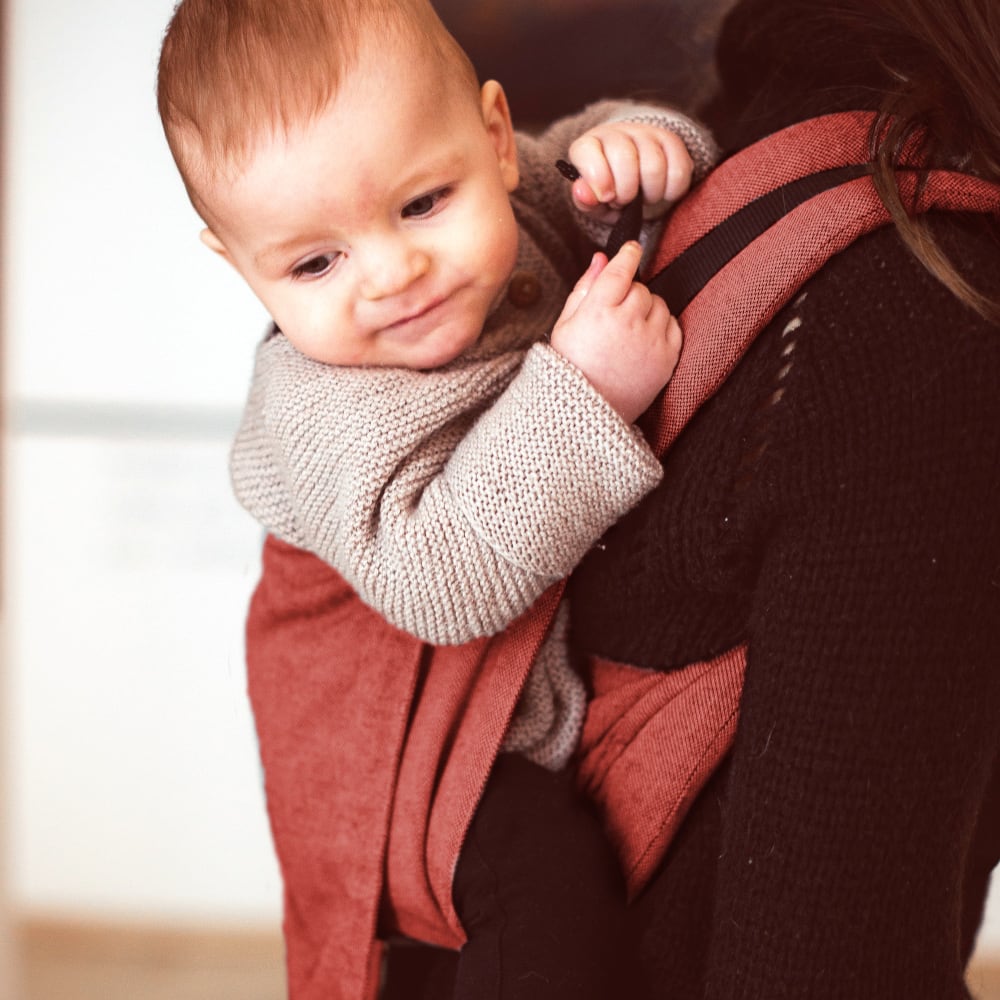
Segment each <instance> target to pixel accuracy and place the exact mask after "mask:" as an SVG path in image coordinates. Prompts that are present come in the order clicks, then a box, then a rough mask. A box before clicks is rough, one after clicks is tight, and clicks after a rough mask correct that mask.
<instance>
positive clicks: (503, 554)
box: [230, 103, 714, 767]
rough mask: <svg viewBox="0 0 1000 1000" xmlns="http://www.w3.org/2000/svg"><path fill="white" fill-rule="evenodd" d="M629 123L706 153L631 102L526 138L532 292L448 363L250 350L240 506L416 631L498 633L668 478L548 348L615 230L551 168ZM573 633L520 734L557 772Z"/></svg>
mask: <svg viewBox="0 0 1000 1000" xmlns="http://www.w3.org/2000/svg"><path fill="white" fill-rule="evenodd" d="M632 117H634V118H637V119H639V120H642V121H646V122H650V123H657V124H660V125H662V126H663V127H671V128H674V129H676V130H677V131H678V132H679V133H680V134H681V135H682V137H683V138H684V139H685V141H689V142H690V143H691V146H692V149H691V152H692V156H693V158H694V159H695V161H696V163H697V165H698V166H697V170H698V172H699V173H702V172H704V170H705V169H707V167H708V166H709V164H710V162H711V160H710V157H711V156H712V155H713V153H714V147H713V146H712V143H711V139H710V138H709V137H708V136H707V135H706V134H705V133H704V132H703V130H701V129H700V128H698V127H697V126H695V125H694V124H693V123H692V122H690V121H689V120H688V119H686V118H684V117H683V116H681V115H677V114H674V113H667V112H659V111H658V110H656V109H650V108H641V107H640V106H631V105H625V104H612V103H608V104H601V105H596V106H594V107H592V108H590V109H588V110H587V111H586V112H584V113H583V114H582V115H580V116H577V117H574V118H572V119H567V120H565V121H562V122H559V123H557V124H556V125H555V126H553V128H551V129H550V130H548V131H547V132H546V133H545V134H543V135H542V136H541V137H539V138H537V139H535V138H530V137H527V136H520V137H519V140H518V153H519V162H520V167H521V173H522V182H521V185H520V187H519V189H518V191H517V192H516V193H515V195H514V206H515V211H516V215H517V218H518V221H519V224H520V230H521V238H520V241H519V253H518V262H517V266H516V268H515V272H514V277H513V279H512V283H513V282H515V281H518V280H522V281H523V280H524V278H525V276H530V279H531V280H533V281H534V282H535V283H536V287H537V288H538V289H539V293H540V294H539V295H538V296H537V297H536V298H535V300H534V301H528V302H525V301H523V300H519V299H518V297H517V296H516V295H511V296H508V298H507V299H506V300H504V301H503V302H502V304H501V305H500V306H498V307H497V309H496V310H495V311H494V312H493V313H492V314H491V316H490V317H489V319H488V321H487V324H486V327H485V329H484V331H483V335H482V336H481V338H480V340H479V341H478V342H477V343H476V344H475V345H474V346H473V348H471V349H470V350H469V351H467V352H466V353H465V354H464V355H463V356H462V357H460V358H458V359H456V360H455V361H454V362H452V363H450V364H449V365H447V366H445V367H443V368H440V369H436V370H433V371H412V370H408V369H398V368H365V369H361V368H343V367H333V366H329V365H323V364H320V363H318V362H315V361H312V360H310V359H308V358H306V357H304V356H303V355H301V354H299V353H298V352H297V351H296V350H295V349H294V348H293V347H292V346H291V344H290V343H289V342H288V341H287V340H286V339H285V338H284V336H283V335H281V334H280V333H277V332H274V333H272V334H271V335H270V336H269V337H268V338H267V339H265V341H264V342H263V343H262V344H261V345H260V347H259V348H258V352H257V362H256V367H255V371H254V376H253V382H252V385H251V389H250V395H249V399H248V402H247V406H246V409H245V412H244V416H243V421H242V424H241V427H240V429H239V432H238V434H237V437H236V440H235V442H234V445H233V449H232V455H231V466H230V467H231V475H232V481H233V487H234V490H235V492H236V495H237V497H238V499H239V500H240V502H241V503H242V504H243V506H244V507H246V509H247V510H248V511H249V512H250V513H251V514H252V515H253V516H254V517H255V518H257V520H259V521H260V522H261V524H262V525H263V526H264V527H265V528H266V529H267V530H268V531H269V532H270V533H272V534H274V535H275V536H277V537H278V538H280V539H282V540H284V541H286V542H289V543H290V544H292V545H295V546H297V547H299V548H303V549H306V550H308V551H311V552H314V553H316V554H317V555H319V556H320V557H321V558H322V559H323V560H325V561H326V562H327V563H329V564H330V565H331V566H333V567H334V568H335V569H337V570H338V571H339V572H340V573H341V574H342V575H343V576H344V577H345V579H347V580H348V582H349V583H350V584H351V585H352V586H353V587H354V588H355V589H356V590H357V592H358V594H359V595H360V597H361V598H362V599H363V600H364V601H365V602H366V603H368V604H370V605H371V606H372V607H374V608H375V609H376V610H378V611H379V612H380V613H381V614H382V615H383V616H384V617H385V618H386V619H387V620H388V621H389V622H391V623H392V624H394V625H396V626H397V627H399V628H402V629H404V630H406V631H409V632H411V633H412V634H414V635H416V636H417V637H419V638H421V639H424V640H425V641H428V642H432V643H435V644H459V643H463V642H466V641H469V640H471V639H474V638H477V637H480V636H486V635H492V634H495V633H497V632H499V631H501V630H502V629H503V628H504V627H505V626H507V625H508V624H509V623H510V622H511V621H513V620H514V619H515V618H516V617H517V616H518V615H520V614H521V613H522V612H523V611H525V610H526V609H527V608H528V607H530V606H531V605H532V604H533V603H534V601H535V600H536V599H537V598H538V596H539V595H540V594H541V593H542V592H543V591H544V590H545V589H546V588H548V587H549V586H550V585H551V584H552V583H554V582H555V581H557V580H559V579H562V578H563V577H565V576H566V575H568V573H569V572H570V571H571V570H572V568H573V567H574V566H575V565H576V564H577V563H578V562H579V560H580V558H581V557H582V556H583V555H584V553H585V552H586V551H587V549H588V548H589V547H590V546H591V545H592V544H593V542H594V541H595V540H596V539H597V538H599V537H600V536H601V535H602V534H603V533H604V531H605V530H606V529H607V528H608V527H609V526H610V525H611V524H613V523H614V522H615V521H616V520H617V519H618V518H619V517H621V515H622V514H624V513H625V512H626V511H627V510H629V509H630V508H631V507H633V506H634V505H635V503H636V502H637V501H638V500H639V499H640V498H641V497H642V496H643V495H645V494H646V493H647V492H648V491H649V490H650V489H651V488H652V487H653V486H654V485H655V484H656V482H658V481H659V478H660V474H661V473H660V467H659V464H658V462H657V461H656V459H655V458H654V456H653V455H652V453H651V451H650V450H649V447H648V445H647V444H646V442H645V440H644V439H643V437H642V435H641V433H640V432H639V431H638V430H637V429H635V428H634V427H631V426H629V425H626V424H625V423H624V422H623V421H622V420H621V419H620V417H618V415H617V414H616V413H615V412H614V410H613V409H612V408H611V407H610V406H609V405H608V403H607V402H606V401H605V400H604V398H603V397H602V396H601V395H600V394H599V393H597V392H596V390H595V389H594V388H593V387H592V386H591V384H590V383H589V381H588V380H587V379H586V378H585V377H584V376H583V374H582V373H581V372H580V371H579V370H577V369H576V368H575V367H574V366H573V365H572V364H570V363H569V362H567V361H566V360H565V359H563V358H562V357H561V356H560V355H559V354H557V353H556V352H555V351H553V350H552V349H551V348H550V347H548V346H547V345H546V344H545V343H539V341H543V340H544V339H545V338H547V337H548V334H549V333H550V332H551V329H552V326H553V325H554V323H555V320H556V319H557V318H558V315H559V313H560V312H561V310H562V306H563V303H564V301H565V299H566V296H567V295H568V294H569V290H570V288H571V287H572V283H573V282H574V281H575V280H576V278H577V277H578V275H579V272H580V271H581V270H582V262H581V253H582V247H583V246H584V245H585V244H586V239H587V238H588V237H589V238H594V239H597V240H600V239H601V238H602V237H603V236H605V235H606V232H607V229H606V227H604V228H600V227H597V228H595V226H594V224H593V223H592V222H591V221H590V220H589V219H587V217H586V216H583V215H581V214H579V213H577V212H575V210H574V209H573V208H572V204H571V200H570V196H569V185H567V184H566V183H565V181H564V180H563V179H562V178H561V177H560V175H559V174H558V173H557V171H556V170H555V169H554V168H553V164H554V161H555V160H556V159H557V158H558V157H560V156H563V155H565V151H566V148H567V146H568V145H569V143H570V142H571V141H572V139H573V138H575V137H576V136H577V135H579V134H581V133H582V132H584V131H586V130H587V129H588V128H590V127H592V126H593V125H595V124H597V123H599V122H601V121H606V120H609V119H617V120H623V119H626V118H632ZM650 231H652V230H650ZM647 236H648V234H647ZM532 344H534V345H535V346H533V347H532V346H531V345H532ZM529 348H530V349H529ZM563 633H564V630H560V629H556V630H554V632H553V633H552V635H551V636H550V638H549V639H548V640H547V646H546V651H545V653H544V656H543V657H542V662H540V664H539V666H538V668H537V670H536V673H537V676H533V677H532V678H531V680H530V681H529V683H528V685H527V688H526V692H525V699H524V702H523V704H522V705H521V706H520V707H519V712H518V719H517V720H516V723H515V726H514V730H513V732H512V734H511V738H510V743H509V748H511V749H517V750H520V751H522V752H524V753H526V754H527V755H528V756H530V757H531V759H533V760H535V761H536V762H537V763H540V764H543V765H544V766H548V767H560V766H562V765H563V764H564V763H565V762H566V760H567V759H568V757H569V754H570V753H571V752H572V749H573V747H574V745H575V742H576V739H577V737H578V735H579V729H580V724H581V721H582V718H583V709H584V701H585V690H584V686H583V682H582V681H581V680H580V678H579V676H578V675H577V673H576V671H575V670H573V668H572V666H571V664H570V663H569V660H568V657H567V654H566V650H565V644H564V641H563V639H564V634H563Z"/></svg>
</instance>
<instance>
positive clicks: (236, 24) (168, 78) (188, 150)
mask: <svg viewBox="0 0 1000 1000" xmlns="http://www.w3.org/2000/svg"><path fill="white" fill-rule="evenodd" d="M400 42H402V43H403V44H404V45H405V46H407V47H408V48H406V49H400V47H399V44H398V43H400ZM414 45H416V46H419V48H418V49H417V51H423V52H426V53H428V54H429V55H430V56H431V58H432V59H434V60H435V62H436V63H438V64H439V65H441V66H444V67H445V68H446V69H447V71H448V73H449V76H450V77H453V78H454V80H455V83H456V84H457V85H458V86H463V87H469V88H471V89H473V90H474V89H475V88H476V87H477V82H476V75H475V71H474V70H473V68H472V65H471V63H470V62H469V60H468V57H467V56H466V55H465V53H464V52H463V50H462V48H461V47H460V46H459V45H458V43H457V42H456V41H455V40H454V38H452V36H451V35H450V34H449V33H448V31H447V29H446V28H445V27H444V25H443V24H442V23H441V21H440V19H439V18H438V16H437V14H436V13H435V12H434V9H433V8H432V7H431V5H430V3H429V2H427V0H182V2H181V3H180V4H178V6H177V9H176V10H175V11H174V15H173V18H172V19H171V21H170V24H169V25H168V27H167V30H166V34H165V36H164V41H163V46H162V49H161V52H160V64H159V72H158V76H157V104H158V108H159V112H160V119H161V121H162V123H163V129H164V132H165V133H166V137H167V142H168V144H169V146H170V151H171V153H172V154H173V157H174V161H175V162H176V163H177V167H178V169H179V170H180V173H181V177H182V178H183V179H184V184H185V186H186V187H187V191H188V195H189V196H190V198H191V201H192V203H193V204H194V206H195V208H196V209H197V210H198V211H199V213H200V214H201V215H202V216H203V217H204V215H205V212H204V206H203V205H202V204H200V202H199V198H198V187H199V183H200V182H201V181H203V180H204V179H205V178H208V177H217V176H219V175H225V174H230V173H238V172H239V170H240V169H241V168H242V167H244V166H245V165H246V163H247V162H248V160H249V158H250V157H251V155H252V153H253V150H254V148H255V145H256V143H258V142H259V141H260V140H261V139H263V138H266V137H269V136H272V135H275V134H281V133H285V134H287V133H288V132H289V130H290V129H292V128H295V127H297V126H301V125H304V124H307V123H308V122H310V121H311V120H312V119H313V118H315V117H316V116H317V115H318V114H319V113H320V112H321V111H323V109H324V108H326V107H327V105H328V104H329V103H330V101H331V100H332V99H333V98H334V97H335V95H336V93H337V90H338V87H339V85H340V84H341V82H342V81H343V79H344V78H345V76H346V74H348V73H350V72H351V70H352V69H353V68H354V67H355V66H356V65H357V63H358V60H359V58H360V56H361V54H362V53H365V54H370V53H372V52H376V53H378V52H380V51H385V52H393V53H399V52H400V51H413V49H412V46H414ZM396 57H398V55H397V56H396Z"/></svg>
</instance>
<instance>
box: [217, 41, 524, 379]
mask: <svg viewBox="0 0 1000 1000" xmlns="http://www.w3.org/2000/svg"><path fill="white" fill-rule="evenodd" d="M370 61H371V60H369V62H370ZM382 63H383V64H380V65H379V66H378V67H377V69H376V68H365V66H364V65H363V66H362V67H359V68H358V69H357V70H356V71H355V72H352V73H351V74H350V77H349V79H347V80H345V81H344V84H343V86H342V87H341V89H340V91H339V93H338V94H337V96H336V97H335V99H334V100H333V101H332V102H331V104H330V105H329V106H328V107H327V108H326V109H325V110H324V112H323V113H322V114H321V115H320V116H319V117H318V118H316V119H315V120H314V121H313V122H311V123H309V124H308V125H306V126H304V127H302V128H300V129H298V130H295V131H293V132H292V133H291V134H290V135H288V136H281V135H279V136H276V137H274V138H273V139H268V140H267V141H266V142H264V143H262V144H261V145H260V147H259V148H258V149H257V150H256V152H255V155H254V157H253V159H252V160H251V162H250V164H249V166H248V168H247V169H245V170H244V171H243V173H242V174H241V175H239V176H238V177H237V178H236V179H235V181H231V180H229V181H222V180H218V181H215V182H214V183H213V184H211V185H210V186H209V188H208V190H207V191H206V192H204V195H203V196H204V200H205V203H206V205H207V206H208V207H209V210H210V214H211V216H212V218H213V219H214V220H215V224H214V225H213V228H212V230H206V232H205V234H204V238H205V241H206V242H207V243H208V244H209V245H210V246H212V247H213V248H214V249H216V250H218V251H219V252H220V253H222V254H223V255H224V256H225V257H227V258H228V259H229V260H230V262H231V263H232V264H233V265H234V266H235V267H236V268H237V270H238V271H239V272H240V274H242V275H243V277H244V278H245V279H246V281H247V282H248V283H249V285H250V287H251V288H252V289H253V291H254V292H255V293H256V294H257V296H258V298H260V300H261V301H262V302H263V303H264V305H265V306H266V308H267V309H268V311H269V312H270V314H271V316H272V317H273V319H274V321H275V322H276V323H277V324H278V326H279V327H280V328H281V330H282V332H283V333H284V334H285V335H286V336H287V337H288V339H289V340H290V341H291V342H292V344H294V345H295V347H297V348H298V349H299V350H300V351H301V352H302V353H303V354H305V355H307V356H309V357H311V358H314V359H316V360H317V361H323V362H326V363H329V364H341V365H395V366H400V367H407V368H433V367H436V366H439V365H442V364H445V363H447V362H448V361H451V360H452V359H454V358H455V357H457V356H458V355H459V354H461V353H462V352H463V351H464V350H465V349H466V348H468V347H469V346H470V345H472V344H473V343H475V341H476V340H477V338H478V337H479V334H480V332H481V330H482V327H483V323H484V321H485V319H486V316H487V314H488V313H489V312H490V310H491V309H492V307H493V305H494V304H495V303H496V301H497V300H498V298H499V297H500V296H501V295H502V294H503V292H504V289H505V286H506V284H507V281H508V279H509V277H510V274H511V272H512V270H513V268H514V263H515V257H516V253H517V240H518V234H517V226H516V224H515V221H514V216H513V211H512V209H511V204H510V198H509V194H510V192H511V191H512V190H513V189H514V188H515V187H516V185H517V179H518V177H517V161H516V153H515V150H514V140H513V132H512V130H511V125H510V117H509V114H508V112H507V106H506V101H505V99H504V96H503V92H502V90H501V89H500V87H499V85H497V84H495V83H487V84H486V85H485V86H484V87H483V89H482V92H481V94H480V95H479V97H478V99H477V98H476V96H475V95H474V94H470V93H468V91H461V92H459V90H460V88H459V87H458V86H457V85H456V84H455V83H454V82H452V81H449V80H446V79H444V77H445V74H444V73H442V72H441V71H440V70H438V71H435V70H434V69H433V68H431V69H429V70H427V71H425V72H422V71H421V69H420V67H419V65H413V64H412V62H411V63H410V64H408V63H407V60H405V59H387V60H383V61H382ZM428 77H430V79H428ZM435 78H436V79H435ZM449 88H450V89H449Z"/></svg>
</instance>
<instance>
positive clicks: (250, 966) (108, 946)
mask: <svg viewBox="0 0 1000 1000" xmlns="http://www.w3.org/2000/svg"><path fill="white" fill-rule="evenodd" d="M17 939H18V943H19V948H18V949H17V951H18V953H19V955H20V970H19V971H20V982H21V990H20V992H21V995H20V997H18V998H17V1000H284V998H285V988H284V970H283V951H282V944H281V937H280V934H279V933H278V931H277V929H274V930H270V929H267V930H231V931H220V930H215V929H207V928H206V929H199V928H191V929H184V930H177V929H165V928H162V927H153V926H149V927H136V926H122V925H103V926H101V925H93V924H82V923H80V924H71V923H66V922H61V921H51V920H35V921H30V922H27V923H24V924H22V925H21V927H20V930H19V932H18V933H17Z"/></svg>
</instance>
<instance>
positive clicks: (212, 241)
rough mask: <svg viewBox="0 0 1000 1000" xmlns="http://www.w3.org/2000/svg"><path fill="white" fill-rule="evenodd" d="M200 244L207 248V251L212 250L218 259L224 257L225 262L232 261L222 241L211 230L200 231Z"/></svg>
mask: <svg viewBox="0 0 1000 1000" xmlns="http://www.w3.org/2000/svg"><path fill="white" fill-rule="evenodd" d="M201 242H202V243H204V244H205V246H207V247H208V249H209V250H214V251H215V252H216V253H217V254H218V255H219V256H220V257H225V259H226V260H229V261H230V263H232V261H231V260H230V257H229V251H228V250H227V249H226V247H225V245H224V244H223V242H222V240H220V239H219V237H218V236H216V235H215V233H213V232H212V230H211V229H203V230H202V231H201Z"/></svg>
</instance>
